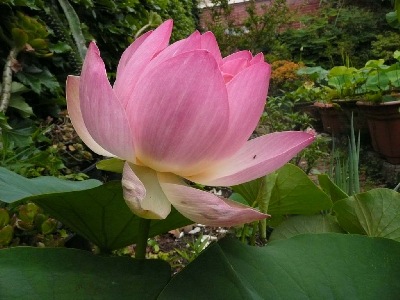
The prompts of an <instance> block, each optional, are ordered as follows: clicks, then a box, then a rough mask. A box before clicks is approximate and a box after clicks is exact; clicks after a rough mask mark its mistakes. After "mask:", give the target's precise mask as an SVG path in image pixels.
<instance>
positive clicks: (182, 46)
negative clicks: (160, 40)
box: [147, 31, 201, 68]
mask: <svg viewBox="0 0 400 300" xmlns="http://www.w3.org/2000/svg"><path fill="white" fill-rule="evenodd" d="M196 49H201V34H200V32H198V31H195V32H193V33H192V34H191V35H190V36H189V37H188V38H187V39H184V40H180V41H177V42H175V43H173V44H172V45H170V46H168V47H167V48H165V49H164V50H163V51H161V52H160V53H159V54H158V55H157V56H156V57H155V58H154V59H152V61H151V62H150V63H149V65H148V66H147V68H153V67H155V66H156V65H158V64H160V63H162V62H163V61H166V60H167V59H170V58H172V57H174V56H177V55H179V54H181V53H184V52H188V51H193V50H196Z"/></svg>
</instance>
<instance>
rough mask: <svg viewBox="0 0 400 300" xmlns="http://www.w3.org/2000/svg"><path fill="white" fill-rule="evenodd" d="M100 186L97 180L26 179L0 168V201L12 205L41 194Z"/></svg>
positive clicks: (48, 177)
mask: <svg viewBox="0 0 400 300" xmlns="http://www.w3.org/2000/svg"><path fill="white" fill-rule="evenodd" d="M99 185H101V182H100V181H98V180H94V179H90V180H85V181H68V180H63V179H59V178H56V177H51V176H43V177H37V178H32V179H28V178H25V177H23V176H20V175H18V174H16V173H14V172H11V171H9V170H7V169H6V168H1V167H0V201H2V202H6V203H13V202H16V201H18V200H21V199H24V198H26V197H30V196H36V195H41V194H50V193H59V192H71V191H80V190H86V189H90V188H94V187H96V186H99Z"/></svg>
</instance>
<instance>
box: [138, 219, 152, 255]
mask: <svg viewBox="0 0 400 300" xmlns="http://www.w3.org/2000/svg"><path fill="white" fill-rule="evenodd" d="M150 223H151V220H150V219H143V218H140V219H139V232H138V241H137V243H136V249H135V258H138V259H145V258H146V248H147V240H148V238H149V230H150Z"/></svg>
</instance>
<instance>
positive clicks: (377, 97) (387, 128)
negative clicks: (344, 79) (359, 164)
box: [357, 51, 400, 164]
mask: <svg viewBox="0 0 400 300" xmlns="http://www.w3.org/2000/svg"><path fill="white" fill-rule="evenodd" d="M393 57H394V58H395V59H397V62H396V63H395V64H392V65H391V66H386V65H384V64H383V63H381V61H372V62H370V63H369V64H368V63H367V65H366V68H365V69H366V70H365V72H367V71H368V79H367V80H366V82H365V84H364V85H363V86H362V88H363V89H364V90H365V91H366V97H365V99H364V100H363V101H358V102H357V105H358V107H360V109H361V110H362V111H363V112H364V114H365V116H366V118H367V122H368V127H369V132H370V136H371V142H372V146H373V148H374V150H375V151H376V152H378V153H379V154H381V155H382V156H383V157H385V158H386V160H387V161H388V162H389V163H392V164H400V112H399V109H400V94H399V90H400V51H396V52H395V53H394V55H393ZM367 68H369V70H367Z"/></svg>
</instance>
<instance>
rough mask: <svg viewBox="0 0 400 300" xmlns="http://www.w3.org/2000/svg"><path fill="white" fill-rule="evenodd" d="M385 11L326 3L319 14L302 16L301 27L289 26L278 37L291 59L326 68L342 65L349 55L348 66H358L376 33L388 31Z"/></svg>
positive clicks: (363, 60) (366, 54)
mask: <svg viewBox="0 0 400 300" xmlns="http://www.w3.org/2000/svg"><path fill="white" fill-rule="evenodd" d="M385 12H386V11H385V9H384V8H382V7H381V8H380V9H375V10H369V9H366V8H362V7H355V6H340V7H336V6H335V5H333V4H327V5H325V6H323V7H322V8H320V10H319V13H318V15H312V16H306V17H304V18H302V19H301V23H302V25H303V26H302V27H301V28H300V29H289V30H287V31H285V32H283V34H282V35H281V37H280V38H281V39H282V41H283V43H284V44H285V45H286V46H287V47H288V49H289V51H290V53H291V54H292V59H293V60H297V61H298V60H299V61H303V62H304V63H305V64H307V65H315V64H317V65H321V66H323V67H325V68H326V67H332V66H335V65H345V61H346V59H347V58H349V59H350V64H351V65H353V66H356V67H360V66H361V65H362V64H363V62H365V61H367V60H368V59H370V57H371V53H370V50H369V49H370V45H371V42H372V41H374V40H376V35H377V34H379V33H381V32H383V31H385V32H386V31H390V28H388V26H387V25H386V23H385V21H384V17H383V15H384V13H385Z"/></svg>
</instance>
